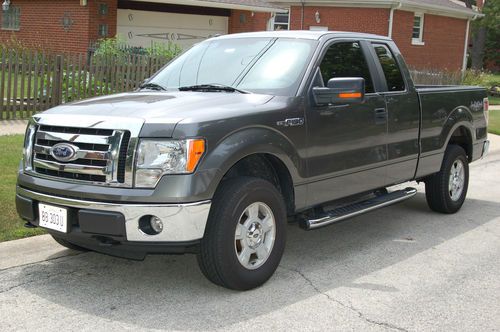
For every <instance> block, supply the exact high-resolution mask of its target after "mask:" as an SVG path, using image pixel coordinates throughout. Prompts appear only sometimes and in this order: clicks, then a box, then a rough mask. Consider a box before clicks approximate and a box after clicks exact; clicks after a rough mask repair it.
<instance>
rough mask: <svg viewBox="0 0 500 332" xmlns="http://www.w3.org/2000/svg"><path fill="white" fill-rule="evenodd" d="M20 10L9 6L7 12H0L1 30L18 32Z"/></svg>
mask: <svg viewBox="0 0 500 332" xmlns="http://www.w3.org/2000/svg"><path fill="white" fill-rule="evenodd" d="M20 16H21V9H20V8H19V7H14V6H10V8H9V10H7V11H2V30H19V29H20V27H21V20H20Z"/></svg>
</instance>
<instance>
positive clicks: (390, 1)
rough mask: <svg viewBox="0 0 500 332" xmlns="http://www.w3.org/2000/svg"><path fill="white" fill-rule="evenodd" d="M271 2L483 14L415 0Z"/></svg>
mask: <svg viewBox="0 0 500 332" xmlns="http://www.w3.org/2000/svg"><path fill="white" fill-rule="evenodd" d="M269 2H270V3H273V4H276V5H282V4H283V5H285V4H286V5H287V6H299V5H301V4H304V6H317V7H319V6H327V7H353V8H356V7H358V8H392V7H394V6H399V5H401V8H398V9H401V10H406V11H413V12H414V11H422V12H424V13H426V14H433V15H440V16H448V17H456V18H462V19H467V18H473V17H474V16H478V17H482V16H484V15H483V14H481V13H479V12H475V11H472V10H470V9H468V8H466V7H464V8H463V9H460V8H450V7H445V6H439V5H433V4H429V3H420V2H417V1H415V0H359V1H346V0H269Z"/></svg>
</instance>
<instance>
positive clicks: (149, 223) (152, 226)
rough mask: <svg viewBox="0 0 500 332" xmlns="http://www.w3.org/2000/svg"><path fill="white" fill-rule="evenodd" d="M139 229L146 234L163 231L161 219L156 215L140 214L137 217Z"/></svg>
mask: <svg viewBox="0 0 500 332" xmlns="http://www.w3.org/2000/svg"><path fill="white" fill-rule="evenodd" d="M139 229H140V230H141V231H142V232H143V233H145V234H147V235H156V234H160V233H161V232H162V231H163V221H161V219H160V218H158V217H157V216H152V215H147V216H142V217H141V218H140V219H139Z"/></svg>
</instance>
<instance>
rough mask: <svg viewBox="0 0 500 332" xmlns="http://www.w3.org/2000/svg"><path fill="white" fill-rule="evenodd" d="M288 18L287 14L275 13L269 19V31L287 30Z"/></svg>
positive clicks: (288, 26) (288, 27)
mask: <svg viewBox="0 0 500 332" xmlns="http://www.w3.org/2000/svg"><path fill="white" fill-rule="evenodd" d="M289 29H290V16H289V14H288V13H276V14H274V16H273V17H272V18H271V21H270V30H275V31H277V30H289Z"/></svg>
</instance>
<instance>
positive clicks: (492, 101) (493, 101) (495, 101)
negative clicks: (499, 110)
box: [488, 96, 500, 105]
mask: <svg viewBox="0 0 500 332" xmlns="http://www.w3.org/2000/svg"><path fill="white" fill-rule="evenodd" d="M488 100H489V101H490V105H500V97H496V96H495V97H493V96H488Z"/></svg>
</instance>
